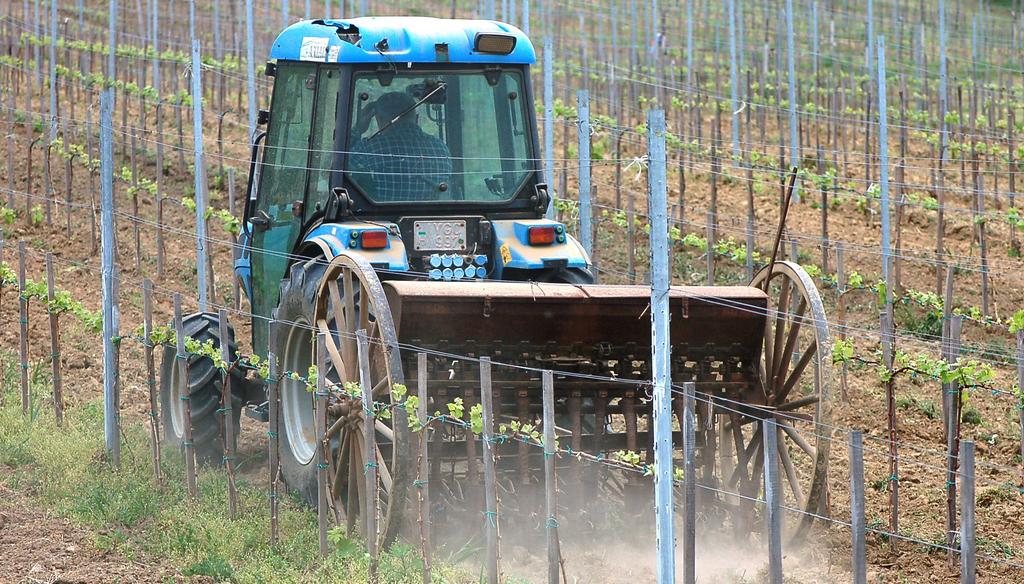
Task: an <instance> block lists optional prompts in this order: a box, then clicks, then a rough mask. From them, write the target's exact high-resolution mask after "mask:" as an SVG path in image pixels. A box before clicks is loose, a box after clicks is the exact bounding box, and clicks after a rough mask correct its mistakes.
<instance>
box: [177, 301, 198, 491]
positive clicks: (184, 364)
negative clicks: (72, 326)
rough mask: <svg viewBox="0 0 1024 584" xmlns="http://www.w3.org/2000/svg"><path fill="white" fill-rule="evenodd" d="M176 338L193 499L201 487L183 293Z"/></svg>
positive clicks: (188, 479) (187, 471)
mask: <svg viewBox="0 0 1024 584" xmlns="http://www.w3.org/2000/svg"><path fill="white" fill-rule="evenodd" d="M174 338H175V342H176V352H175V356H174V358H175V360H176V361H177V363H176V365H177V366H178V383H179V384H180V391H179V396H178V399H179V400H180V401H181V403H182V404H184V406H185V407H184V408H182V409H183V410H184V414H185V416H184V417H185V419H184V423H183V424H182V425H183V426H184V427H185V439H184V440H183V441H182V446H184V447H185V448H184V452H185V484H186V486H187V487H188V495H189V497H190V498H191V499H192V500H195V499H197V498H199V487H198V485H197V484H196V447H195V444H193V443H192V395H191V393H192V392H191V387H190V385H189V378H188V377H189V356H188V354H187V353H186V352H185V325H184V324H183V321H182V318H181V294H175V295H174Z"/></svg>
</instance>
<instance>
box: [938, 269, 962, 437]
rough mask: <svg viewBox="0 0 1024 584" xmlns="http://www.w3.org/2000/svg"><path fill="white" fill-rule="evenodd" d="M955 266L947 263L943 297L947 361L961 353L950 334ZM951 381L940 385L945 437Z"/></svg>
mask: <svg viewBox="0 0 1024 584" xmlns="http://www.w3.org/2000/svg"><path fill="white" fill-rule="evenodd" d="M954 273H955V271H954V269H953V266H952V265H950V264H946V286H945V295H944V296H943V299H942V345H941V347H942V355H941V356H942V360H943V361H945V362H946V363H950V364H952V363H955V362H956V353H959V352H960V351H959V349H957V351H956V352H954V351H953V344H952V336H951V335H950V328H951V323H952V319H953V276H954ZM952 385H953V383H952V382H950V383H941V384H940V385H939V387H940V388H941V390H942V420H943V424H944V426H943V437H944V438H945V439H946V440H948V439H949V430H950V425H949V416H950V411H952V407H951V404H952V403H953V397H952V393H951V386H952Z"/></svg>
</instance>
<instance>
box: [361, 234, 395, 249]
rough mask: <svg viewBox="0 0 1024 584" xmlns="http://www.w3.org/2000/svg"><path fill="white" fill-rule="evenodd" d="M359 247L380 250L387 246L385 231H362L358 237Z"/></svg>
mask: <svg viewBox="0 0 1024 584" xmlns="http://www.w3.org/2000/svg"><path fill="white" fill-rule="evenodd" d="M359 246H360V247H362V248H363V249H382V248H385V247H387V246H388V232H387V231H377V230H374V231H364V232H362V233H361V234H360V235H359Z"/></svg>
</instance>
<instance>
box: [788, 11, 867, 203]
mask: <svg viewBox="0 0 1024 584" xmlns="http://www.w3.org/2000/svg"><path fill="white" fill-rule="evenodd" d="M868 1H869V2H870V1H871V0H868ZM793 53H794V49H793V0H786V64H787V67H788V77H789V79H788V82H789V165H790V166H791V167H799V166H800V139H799V137H798V136H797V120H796V65H795V56H794V54H793ZM794 185H796V183H794ZM793 202H794V203H799V202H800V189H799V188H794V189H793Z"/></svg>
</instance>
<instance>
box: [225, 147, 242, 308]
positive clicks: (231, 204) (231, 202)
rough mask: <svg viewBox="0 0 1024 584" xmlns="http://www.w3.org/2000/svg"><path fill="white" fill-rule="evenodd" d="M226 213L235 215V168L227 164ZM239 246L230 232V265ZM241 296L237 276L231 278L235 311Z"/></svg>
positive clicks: (235, 237)
mask: <svg viewBox="0 0 1024 584" xmlns="http://www.w3.org/2000/svg"><path fill="white" fill-rule="evenodd" d="M227 173H228V213H230V214H231V216H232V217H237V215H235V169H234V167H231V166H229V167H228V170H227ZM241 251H242V250H241V248H240V247H239V246H238V236H237V235H235V234H234V233H232V234H231V260H232V261H231V265H232V266H234V263H235V261H237V260H238V258H239V255H240V254H241ZM241 302H242V298H241V296H239V287H238V278H231V306H232V308H233V309H234V310H235V311H236V312H237V311H238V309H239V307H240V306H241Z"/></svg>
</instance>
